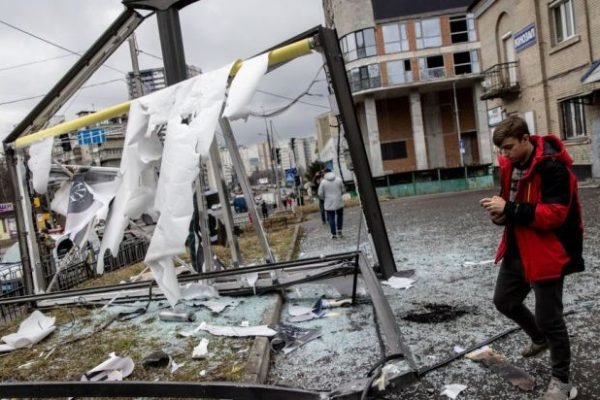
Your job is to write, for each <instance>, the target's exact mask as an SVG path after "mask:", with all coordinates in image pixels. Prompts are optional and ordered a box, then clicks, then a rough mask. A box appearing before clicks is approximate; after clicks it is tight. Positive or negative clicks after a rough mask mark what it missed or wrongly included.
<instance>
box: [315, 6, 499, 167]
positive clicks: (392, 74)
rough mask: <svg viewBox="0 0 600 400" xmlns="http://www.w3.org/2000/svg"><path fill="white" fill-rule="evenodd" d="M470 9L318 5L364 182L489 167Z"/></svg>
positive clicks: (488, 143) (489, 149)
mask: <svg viewBox="0 0 600 400" xmlns="http://www.w3.org/2000/svg"><path fill="white" fill-rule="evenodd" d="M470 3H471V1H469V0H467V1H465V0H446V1H443V2H440V1H433V2H429V1H427V2H392V1H389V0H387V1H386V0H324V2H323V4H324V11H325V20H326V23H327V24H328V25H329V26H331V27H335V29H336V31H337V34H338V37H339V38H340V47H341V50H342V53H343V54H344V61H345V63H346V70H347V73H348V79H349V83H350V87H351V90H352V93H353V97H354V100H355V106H356V112H357V116H358V119H359V124H360V127H361V132H362V134H363V140H364V143H365V147H366V151H367V154H368V157H369V163H370V166H371V172H372V174H373V176H375V177H386V176H390V175H399V174H409V175H410V174H411V173H415V172H420V171H433V172H432V176H433V177H436V176H439V172H437V173H436V172H435V170H437V169H460V168H462V167H463V166H473V167H483V169H485V168H486V167H485V166H486V165H490V164H491V163H492V155H493V152H492V146H491V140H490V130H489V128H488V123H487V114H486V112H487V110H486V107H485V102H482V101H480V100H479V97H480V96H481V94H482V87H481V84H480V83H481V81H482V74H481V66H480V61H479V60H480V58H481V53H480V52H481V45H480V34H479V32H477V27H476V24H475V20H474V17H473V15H472V14H470V13H469V12H468V11H467V7H468V6H469V4H470ZM323 117H325V115H324V116H323ZM327 122H328V121H327V119H326V118H321V119H320V120H318V121H317V125H319V124H321V125H325V124H326V123H327ZM320 131H327V130H326V129H321V130H320ZM321 141H322V139H321V137H320V136H319V142H321ZM319 145H321V143H319ZM319 149H321V147H319Z"/></svg>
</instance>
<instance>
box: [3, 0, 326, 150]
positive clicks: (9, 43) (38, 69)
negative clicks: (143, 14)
mask: <svg viewBox="0 0 600 400" xmlns="http://www.w3.org/2000/svg"><path fill="white" fill-rule="evenodd" d="M2 6H3V13H2V16H1V17H0V19H2V20H4V21H6V22H8V23H10V24H13V25H15V26H17V27H19V28H22V29H24V30H27V31H30V32H32V33H34V34H36V35H38V36H40V37H43V38H45V39H47V40H50V41H52V42H55V43H57V44H60V45H61V46H64V47H66V48H69V49H71V50H74V51H78V52H83V51H85V50H86V49H87V48H88V47H89V46H90V45H91V44H92V43H93V42H94V41H95V40H96V38H97V37H98V36H99V35H100V34H101V33H102V32H103V31H104V30H105V29H106V28H107V27H108V26H109V24H110V23H111V22H112V21H113V20H114V19H115V18H116V17H117V16H118V15H119V14H120V13H121V12H122V10H123V6H122V4H121V2H120V1H119V0H85V1H80V0H53V1H51V2H50V1H46V0H29V1H26V2H9V1H5V2H3V4H2ZM180 16H181V25H182V31H183V37H184V46H185V53H186V59H187V62H188V64H193V65H196V66H199V67H201V68H202V69H203V70H205V71H208V70H211V69H215V68H218V67H220V66H222V65H225V64H226V63H229V62H231V61H233V60H235V59H238V58H242V59H243V58H247V57H249V56H252V55H253V54H256V53H259V52H261V51H262V50H264V49H266V48H269V47H271V46H273V45H275V44H277V43H280V42H282V41H284V40H286V39H288V38H290V37H292V36H294V35H297V34H298V33H300V32H302V31H304V30H306V29H309V28H311V27H313V26H315V25H319V24H322V22H323V13H322V9H321V0H302V1H298V0H200V1H198V2H197V3H195V4H192V5H190V6H188V7H186V8H184V9H183V10H182V11H181V14H180ZM136 35H137V41H138V45H139V47H140V49H141V50H142V51H143V52H145V53H150V54H152V55H155V56H161V50H160V43H159V39H158V30H157V27H156V18H155V17H150V18H148V19H147V20H146V21H145V22H144V23H143V24H142V26H140V27H139V28H138V30H137V32H136ZM0 43H2V46H0V60H1V61H0V103H3V102H7V101H11V100H15V99H21V98H26V97H30V96H35V95H41V94H44V93H46V92H47V91H48V90H50V89H51V88H52V86H53V85H54V84H55V83H56V82H57V81H58V79H60V78H61V77H62V75H63V74H64V73H65V72H66V71H67V69H68V68H70V67H71V65H73V63H74V62H75V61H76V56H65V57H62V58H57V59H55V60H52V61H48V62H44V63H39V64H33V65H30V66H26V67H21V68H18V69H11V70H6V71H2V69H3V68H6V67H10V66H13V65H17V64H22V63H28V62H32V61H37V60H43V59H48V58H52V57H58V56H63V55H67V54H68V53H67V52H65V51H63V50H60V49H58V48H56V47H52V46H50V45H48V44H46V43H44V42H42V41H40V40H37V39H35V38H32V37H30V36H27V35H25V34H23V33H21V32H18V31H16V30H14V29H11V28H9V27H7V26H5V25H0ZM139 62H140V67H141V68H154V67H158V66H161V65H162V62H161V61H160V60H158V59H156V58H154V57H151V56H150V55H147V54H144V53H142V54H140V57H139ZM322 63H323V61H322V58H321V56H320V55H318V54H313V55H309V56H305V57H302V58H300V59H298V60H295V61H293V62H291V63H289V64H288V65H285V66H283V67H281V68H279V69H277V70H275V71H273V72H272V73H270V74H268V75H267V77H265V79H264V81H263V82H262V83H261V85H260V87H259V89H260V90H262V91H266V92H272V93H274V94H277V95H281V96H284V97H290V98H293V97H296V96H297V95H298V94H299V93H301V92H302V91H304V90H305V89H306V87H307V86H308V85H309V84H310V82H311V81H312V79H313V77H314V75H315V73H316V71H317V70H318V68H319V67H320V66H321V65H322ZM106 64H107V65H110V66H112V67H114V68H117V69H119V70H121V71H129V70H130V69H131V60H130V56H129V49H128V46H127V44H125V45H124V46H121V48H119V50H117V52H115V54H114V55H113V56H111V57H110V59H109V60H108V61H107V62H106ZM115 79H123V80H122V81H118V82H111V83H107V84H105V85H103V86H98V87H92V88H88V89H83V90H81V91H80V92H78V93H77V94H76V95H75V96H74V97H73V98H72V99H71V100H70V101H69V102H67V104H66V105H65V106H64V107H63V109H62V110H61V111H59V114H65V115H66V117H67V118H68V119H70V118H73V117H74V115H75V113H76V112H78V111H80V110H89V109H95V110H98V109H101V108H104V107H107V106H110V105H113V104H116V103H119V102H122V101H124V100H127V90H126V86H125V82H124V76H123V74H121V73H118V72H115V71H113V70H110V69H107V68H100V69H99V70H98V71H97V72H96V73H95V74H94V75H93V76H92V77H91V78H90V79H89V81H88V83H87V84H88V85H89V84H94V83H98V82H106V81H111V80H115ZM320 79H321V80H322V79H323V74H322V73H321V75H320ZM311 93H315V94H320V95H321V97H317V96H310V97H305V98H303V99H302V101H305V102H307V103H313V104H314V105H306V104H297V105H295V106H293V107H292V108H291V109H290V110H289V111H287V112H286V113H284V114H282V115H280V116H278V117H276V118H274V119H273V121H274V122H273V123H274V126H275V129H276V132H277V134H278V136H279V138H280V139H282V140H283V139H286V138H289V137H292V136H296V137H303V136H309V135H312V134H313V133H314V117H315V116H317V115H319V114H321V113H323V112H326V111H327V109H326V108H323V107H327V106H328V100H327V97H326V85H325V84H324V82H322V81H321V82H318V83H317V84H316V85H315V86H314V87H313V89H312V90H311ZM39 100H40V99H39V98H38V99H34V100H28V101H23V102H18V103H13V104H7V105H0V136H2V137H3V136H5V135H6V134H7V133H8V132H9V131H10V130H11V129H12V127H13V125H15V124H17V123H18V122H20V120H21V119H22V118H23V117H25V115H26V114H27V113H28V112H29V111H30V110H31V108H32V107H33V106H35V104H37V102H38V101H39ZM288 102H289V100H286V99H284V98H279V97H276V96H272V95H268V94H264V93H258V94H257V95H256V96H255V98H254V101H253V104H252V107H253V108H254V109H256V110H261V109H264V110H271V109H274V108H278V107H280V106H282V105H284V104H287V103H288ZM264 125H265V123H264V119H262V118H252V117H251V118H249V120H248V121H247V122H246V123H243V122H236V123H234V124H233V128H234V130H235V133H236V137H237V138H238V141H239V142H240V143H241V144H250V143H254V142H257V141H262V139H261V138H260V137H259V136H257V135H256V134H257V133H258V132H264Z"/></svg>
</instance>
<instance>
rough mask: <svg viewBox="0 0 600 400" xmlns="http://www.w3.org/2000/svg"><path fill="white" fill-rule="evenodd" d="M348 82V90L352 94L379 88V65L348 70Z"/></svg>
mask: <svg viewBox="0 0 600 400" xmlns="http://www.w3.org/2000/svg"><path fill="white" fill-rule="evenodd" d="M348 80H349V81H350V88H351V90H352V91H353V92H358V91H360V90H367V89H373V88H376V87H379V86H381V77H380V75H379V64H370V65H366V66H364V67H359V68H354V69H352V70H350V71H349V72H348Z"/></svg>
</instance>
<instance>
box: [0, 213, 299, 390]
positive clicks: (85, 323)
mask: <svg viewBox="0 0 600 400" xmlns="http://www.w3.org/2000/svg"><path fill="white" fill-rule="evenodd" d="M281 217H282V221H283V220H284V219H285V225H287V227H285V226H284V227H273V228H271V229H269V230H268V231H267V238H268V241H269V245H270V246H271V249H272V251H273V253H274V255H275V256H276V258H277V260H283V258H284V257H285V256H286V255H287V254H288V252H289V249H290V246H292V245H293V243H292V236H293V233H294V228H295V223H293V221H294V219H295V221H297V220H298V216H297V215H294V214H291V213H289V215H282V216H281ZM288 223H289V225H288ZM239 246H240V250H241V252H242V257H243V260H244V262H245V263H252V262H259V263H262V262H263V260H264V255H263V252H262V248H261V246H260V244H259V241H258V238H257V236H256V234H255V233H254V232H246V233H244V234H242V236H241V237H240V238H239ZM213 250H214V252H215V254H217V255H218V256H219V257H220V258H221V259H222V260H223V261H224V262H225V263H230V260H231V253H230V251H229V249H228V248H226V247H222V246H213ZM182 258H184V259H187V260H189V257H187V256H183V257H182ZM144 267H145V265H144V264H143V263H137V264H134V265H131V266H128V267H124V268H121V269H119V270H117V271H113V272H109V273H106V274H104V275H103V276H101V277H98V278H96V279H93V280H90V281H88V282H85V283H84V284H82V285H80V288H87V287H94V286H103V285H111V284H115V283H119V282H121V281H128V279H129V278H130V277H131V276H133V275H136V274H139V273H140V272H141V271H142V270H143V269H144ZM93 312H94V311H93V310H90V309H86V308H60V309H54V310H51V311H47V312H45V314H46V315H50V316H54V317H56V325H57V326H59V327H63V329H62V330H61V331H60V332H59V331H56V332H54V333H52V334H51V335H50V336H49V337H48V338H46V339H45V340H43V341H42V342H40V343H38V344H37V345H35V346H33V347H32V348H30V349H20V350H16V351H14V352H12V353H9V354H7V355H4V356H1V357H0V382H1V381H4V382H6V381H59V380H79V379H80V377H81V375H82V374H83V373H84V372H85V371H87V370H89V369H91V368H93V367H95V366H96V365H98V364H99V363H101V362H103V361H104V360H106V358H107V357H108V354H109V353H111V352H115V353H117V355H119V356H129V357H131V358H132V359H133V360H134V362H135V363H136V367H135V369H134V372H133V374H132V375H131V376H130V377H128V378H127V379H128V380H139V381H154V380H160V381H198V380H203V381H231V382H238V381H240V380H241V377H242V375H243V372H244V369H245V367H246V362H247V354H248V352H249V350H250V347H251V346H252V339H251V338H246V339H240V338H236V340H235V341H232V340H230V339H228V338H221V337H212V338H211V339H210V352H211V356H210V359H209V360H192V359H191V358H190V354H191V352H192V349H193V348H194V347H195V346H196V345H197V344H198V341H199V339H198V338H182V339H179V342H178V345H177V346H176V348H175V350H170V351H169V353H170V355H171V356H172V357H174V358H175V360H176V361H177V362H178V363H181V362H182V361H184V360H185V366H184V367H182V368H181V369H179V370H177V371H176V372H175V373H173V374H171V372H170V370H169V369H167V368H153V369H144V368H143V367H142V366H141V360H142V359H143V357H145V356H146V355H148V354H150V353H151V352H154V351H156V350H159V349H162V348H164V346H165V345H166V343H165V338H164V337H162V336H161V335H160V333H155V332H153V331H152V330H151V329H150V330H147V329H143V326H144V325H148V326H149V324H153V323H154V322H155V321H156V317H155V316H152V317H151V318H148V317H146V318H145V319H144V316H141V317H138V318H136V319H134V320H133V321H132V322H131V323H128V324H126V323H120V322H117V321H115V322H113V323H112V324H111V325H110V326H108V327H107V328H106V329H104V330H101V331H98V330H99V329H100V328H101V327H102V326H103V325H104V324H105V322H98V321H97V320H94V319H92V318H91V317H92V315H91V314H92V313H93ZM25 317H26V316H24V317H23V318H22V319H20V320H17V321H13V322H12V323H10V324H8V325H5V326H1V327H0V335H6V334H8V333H14V332H16V331H17V329H18V326H19V324H20V322H21V321H22V320H23V319H24V318H25ZM134 321H135V322H134ZM65 325H66V328H67V329H64V328H65ZM140 327H142V329H140ZM95 331H97V332H96V333H94V334H93V335H90V334H89V332H95ZM86 332H88V333H86ZM65 343H66V345H65ZM50 351H52V353H51V355H50V356H48V358H46V356H47V355H48V354H49V352H50ZM203 370H205V371H206V372H207V374H206V376H204V377H201V376H200V372H201V371H203Z"/></svg>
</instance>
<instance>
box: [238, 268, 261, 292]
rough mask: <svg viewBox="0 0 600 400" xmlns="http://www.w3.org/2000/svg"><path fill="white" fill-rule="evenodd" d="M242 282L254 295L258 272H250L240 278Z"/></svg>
mask: <svg viewBox="0 0 600 400" xmlns="http://www.w3.org/2000/svg"><path fill="white" fill-rule="evenodd" d="M241 279H242V282H244V283H245V284H246V285H248V286H250V287H251V288H252V290H253V291H254V294H256V281H258V272H250V273H248V274H243V275H242V276H241Z"/></svg>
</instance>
